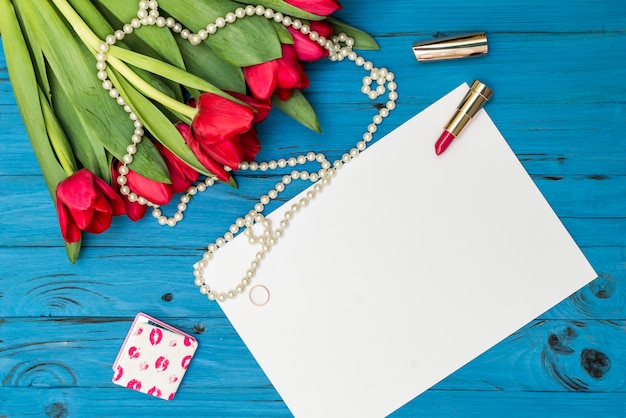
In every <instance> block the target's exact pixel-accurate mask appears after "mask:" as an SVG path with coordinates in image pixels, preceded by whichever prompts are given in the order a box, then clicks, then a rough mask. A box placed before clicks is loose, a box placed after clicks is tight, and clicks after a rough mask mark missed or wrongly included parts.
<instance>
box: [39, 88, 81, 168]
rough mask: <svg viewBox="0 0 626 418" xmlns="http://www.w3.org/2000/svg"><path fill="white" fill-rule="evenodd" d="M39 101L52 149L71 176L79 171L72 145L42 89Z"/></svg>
mask: <svg viewBox="0 0 626 418" xmlns="http://www.w3.org/2000/svg"><path fill="white" fill-rule="evenodd" d="M39 101H40V103H41V109H42V111H43V116H44V121H45V122H46V127H47V132H48V138H49V139H50V143H51V144H52V148H53V149H54V152H55V154H56V156H57V158H58V160H59V162H60V163H61V166H62V167H64V169H65V172H66V173H67V174H68V175H70V174H71V173H73V172H75V171H76V170H77V169H78V167H77V166H76V160H75V158H74V153H73V151H72V145H71V144H70V141H69V139H68V138H67V136H66V135H65V131H63V128H62V127H61V124H60V123H59V121H58V120H57V118H56V115H55V114H54V112H53V111H52V108H51V107H50V103H48V99H47V97H46V94H45V93H44V92H43V91H42V90H41V88H40V89H39Z"/></svg>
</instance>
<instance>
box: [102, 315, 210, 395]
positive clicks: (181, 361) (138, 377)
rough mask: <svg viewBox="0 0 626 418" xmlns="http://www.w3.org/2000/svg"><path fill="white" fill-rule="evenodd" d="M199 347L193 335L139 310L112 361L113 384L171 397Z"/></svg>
mask: <svg viewBox="0 0 626 418" xmlns="http://www.w3.org/2000/svg"><path fill="white" fill-rule="evenodd" d="M197 347H198V343H197V341H196V339H195V338H193V337H192V336H190V335H188V334H185V333H183V332H181V331H179V330H177V329H175V328H172V327H170V326H169V325H167V324H165V323H163V322H161V321H159V320H157V319H155V318H152V317H150V316H148V315H146V314H143V313H139V314H138V315H137V316H136V317H135V321H134V322H133V325H132V326H131V328H130V331H129V332H128V335H127V336H126V340H125V341H124V344H123V345H122V348H121V350H120V352H119V353H118V356H117V359H116V360H115V362H114V363H113V372H114V373H113V383H115V384H116V385H119V386H123V387H126V388H129V389H133V390H136V391H139V392H142V393H146V394H148V395H151V396H155V397H157V398H161V399H165V400H171V399H173V398H174V395H175V394H176V391H177V390H178V386H179V385H180V382H181V381H182V379H183V376H184V375H185V372H186V371H187V368H188V367H189V363H190V362H191V358H192V357H193V355H194V353H195V351H196V348H197Z"/></svg>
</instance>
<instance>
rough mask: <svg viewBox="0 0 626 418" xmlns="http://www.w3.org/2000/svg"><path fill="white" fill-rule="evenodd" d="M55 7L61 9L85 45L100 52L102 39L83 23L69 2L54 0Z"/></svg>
mask: <svg viewBox="0 0 626 418" xmlns="http://www.w3.org/2000/svg"><path fill="white" fill-rule="evenodd" d="M52 2H53V3H54V5H55V6H56V7H57V9H59V11H60V12H61V14H62V15H63V17H65V19H66V20H67V21H68V22H69V23H70V25H72V28H73V29H74V32H76V34H77V35H78V37H79V38H80V39H81V40H82V41H83V43H84V44H85V45H87V46H89V47H91V49H93V51H94V52H95V51H98V47H99V46H100V44H101V43H102V41H101V40H100V39H98V37H97V36H96V34H95V33H93V31H92V30H91V28H90V27H89V26H88V25H87V24H86V23H85V22H84V21H83V19H82V18H81V17H80V15H79V14H78V13H76V11H75V10H74V8H73V7H72V6H71V5H70V4H69V3H68V2H67V0H52Z"/></svg>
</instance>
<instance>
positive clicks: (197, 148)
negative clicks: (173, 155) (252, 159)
mask: <svg viewBox="0 0 626 418" xmlns="http://www.w3.org/2000/svg"><path fill="white" fill-rule="evenodd" d="M176 129H178V132H180V134H181V135H182V137H183V138H184V139H185V143H186V144H187V145H188V146H189V148H191V151H192V152H193V153H194V155H195V156H196V158H197V159H198V161H200V164H202V165H203V166H204V167H205V168H206V169H207V170H209V171H210V172H211V173H213V174H214V175H215V176H216V177H217V178H218V179H220V180H221V181H223V182H228V181H229V180H230V175H229V174H228V172H227V171H226V170H225V169H224V166H223V165H222V164H220V163H218V162H217V161H215V160H214V159H213V157H211V155H209V154H208V153H207V152H206V151H205V150H204V147H203V146H202V144H201V143H200V142H198V140H197V139H196V138H194V136H193V135H192V134H191V127H190V126H189V125H186V124H184V123H182V122H181V123H177V124H176Z"/></svg>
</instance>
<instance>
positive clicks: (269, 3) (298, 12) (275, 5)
mask: <svg viewBox="0 0 626 418" xmlns="http://www.w3.org/2000/svg"><path fill="white" fill-rule="evenodd" d="M235 1H236V2H238V3H243V4H246V5H247V4H250V3H249V2H246V1H240V0H235ZM260 3H263V6H265V7H267V8H270V9H272V10H274V11H275V12H281V13H282V14H285V15H287V16H291V17H297V18H300V19H307V20H322V19H324V16H318V15H315V14H313V13H309V12H305V11H304V10H302V9H299V8H297V7H296V6H292V5H291V4H289V3H287V2H285V1H283V0H263V1H262V2H260ZM253 4H254V3H253Z"/></svg>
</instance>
